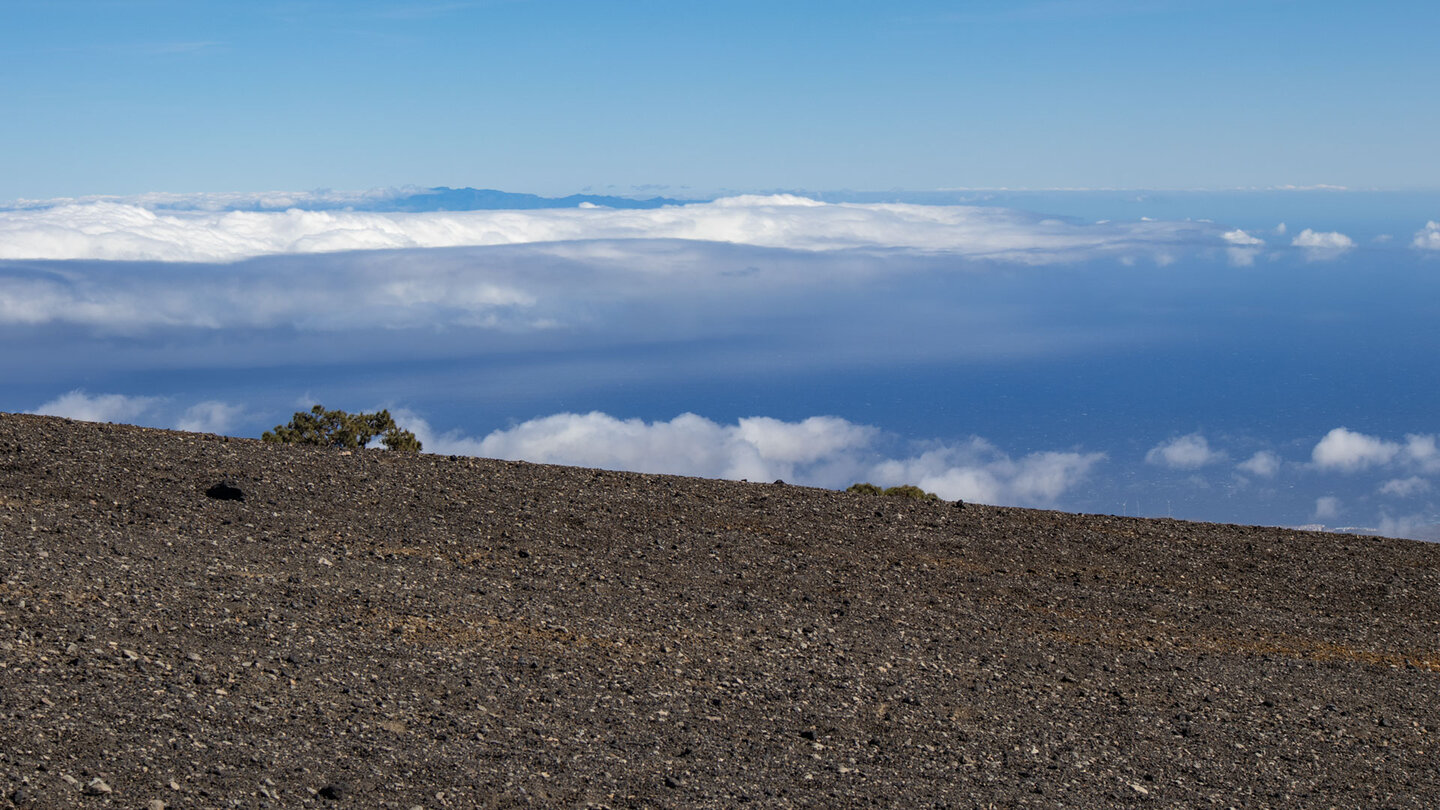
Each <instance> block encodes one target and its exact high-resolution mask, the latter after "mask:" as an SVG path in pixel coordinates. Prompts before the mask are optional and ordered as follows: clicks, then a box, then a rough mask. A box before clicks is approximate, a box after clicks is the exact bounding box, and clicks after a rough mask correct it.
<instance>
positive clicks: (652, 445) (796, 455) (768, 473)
mask: <svg viewBox="0 0 1440 810" xmlns="http://www.w3.org/2000/svg"><path fill="white" fill-rule="evenodd" d="M396 420H397V422H399V423H400V424H402V425H404V426H405V427H406V428H407V429H410V430H414V431H415V433H416V435H417V437H418V438H419V439H420V440H421V442H423V443H424V445H425V448H426V450H428V451H433V452H438V453H453V454H464V455H476V456H486V457H493V458H507V459H517V460H525V461H533V462H541V463H551V464H569V465H578V466H585V467H600V468H605V469H623V470H632V471H637V472H653V473H671V474H677V475H694V476H701V477H707V478H730V479H747V480H750V481H772V480H775V479H783V480H785V481H788V482H790V483H796V484H806V485H812V486H821V487H831V488H841V487H846V486H849V485H850V484H852V483H855V482H857V481H871V482H873V483H876V484H879V485H882V486H895V485H898V484H915V485H916V486H919V487H921V488H922V489H925V490H928V491H931V492H935V493H936V494H938V495H940V496H941V497H942V498H946V499H948V500H955V499H963V500H968V501H978V502H985V503H1002V504H1017V505H1019V504H1027V505H1048V504H1051V503H1053V502H1054V501H1055V500H1056V499H1058V498H1060V497H1061V496H1062V495H1064V494H1065V493H1066V492H1068V491H1069V490H1070V489H1072V488H1073V487H1074V486H1076V485H1077V484H1078V483H1080V482H1081V481H1082V480H1083V479H1084V478H1085V476H1086V475H1087V474H1088V473H1089V472H1090V470H1091V469H1092V468H1093V467H1094V466H1095V465H1096V464H1098V463H1099V462H1100V461H1101V460H1102V459H1103V458H1104V455H1103V454H1101V453H1077V452H1042V453H1032V454H1029V455H1026V456H1024V457H1022V458H1019V459H1015V458H1012V457H1010V456H1009V455H1008V454H1006V453H1004V452H1003V451H1001V450H1000V449H998V448H996V447H995V446H994V445H991V444H990V443H988V442H986V441H984V440H983V439H979V438H972V439H970V440H968V441H966V442H960V443H951V444H945V443H932V444H931V445H930V446H928V447H925V448H924V449H923V450H922V451H921V452H919V453H918V454H915V455H901V456H899V457H887V456H886V454H885V453H884V452H883V451H882V449H881V444H882V441H881V440H882V438H883V437H882V434H881V431H879V430H878V429H876V428H874V427H870V426H867V425H859V424H855V423H853V422H850V421H848V420H845V419H841V418H839V417H833V416H816V417H810V418H808V419H805V420H802V421H799V422H786V421H783V420H779V419H772V418H769V417H752V418H748V419H740V420H738V421H737V422H736V424H734V425H722V424H719V423H716V422H714V421H711V420H709V419H706V418H704V417H701V416H697V415H695V414H682V415H680V416H677V417H675V418H674V419H671V420H670V421H668V422H661V421H657V422H645V421H643V420H640V419H625V420H622V419H617V418H615V417H613V416H610V415H608V414H604V413H598V412H592V413H588V414H575V413H561V414H554V415H551V416H545V417H540V418H537V419H532V420H529V421H527V422H523V423H521V424H518V425H516V426H514V427H511V428H508V429H505V430H497V431H494V432H493V433H490V434H489V435H487V436H485V437H484V438H483V439H474V438H469V437H465V436H463V435H460V434H458V433H449V434H437V433H435V432H434V431H433V430H432V429H431V428H430V426H429V424H427V423H426V422H425V421H424V420H423V419H421V418H419V417H417V416H416V415H414V414H413V413H409V412H405V411H398V412H396Z"/></svg>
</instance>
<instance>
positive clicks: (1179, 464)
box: [1145, 433, 1225, 470]
mask: <svg viewBox="0 0 1440 810" xmlns="http://www.w3.org/2000/svg"><path fill="white" fill-rule="evenodd" d="M1224 459H1225V454H1224V453H1222V452H1220V451H1218V450H1211V449H1210V442H1209V441H1207V440H1206V439H1205V437H1204V436H1202V435H1200V434H1199V433H1191V434H1189V435H1186V436H1181V437H1179V438H1176V439H1171V440H1170V441H1168V442H1161V443H1160V444H1158V445H1156V446H1154V447H1152V448H1150V452H1148V453H1146V454H1145V461H1147V462H1149V463H1150V464H1159V465H1162V466H1165V467H1169V468H1170V469H1172V470H1195V469H1199V468H1201V467H1204V466H1205V465H1207V464H1214V463H1215V462H1218V461H1223V460H1224Z"/></svg>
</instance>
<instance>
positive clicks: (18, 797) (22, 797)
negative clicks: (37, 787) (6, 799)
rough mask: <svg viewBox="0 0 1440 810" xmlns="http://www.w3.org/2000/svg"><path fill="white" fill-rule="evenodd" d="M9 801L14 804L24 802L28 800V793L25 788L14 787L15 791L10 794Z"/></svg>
mask: <svg viewBox="0 0 1440 810" xmlns="http://www.w3.org/2000/svg"><path fill="white" fill-rule="evenodd" d="M10 801H11V802H13V803H15V804H26V803H28V802H29V801H30V793H29V792H28V791H26V790H25V788H16V789H15V792H13V793H11V794H10Z"/></svg>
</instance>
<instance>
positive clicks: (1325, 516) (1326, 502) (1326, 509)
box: [1315, 495, 1341, 520]
mask: <svg viewBox="0 0 1440 810" xmlns="http://www.w3.org/2000/svg"><path fill="white" fill-rule="evenodd" d="M1340 506H1341V504H1340V499H1339V498H1337V497H1335V496H1334V495H1323V496H1321V497H1319V498H1316V499H1315V519H1316V520H1334V519H1335V518H1337V517H1339V516H1340Z"/></svg>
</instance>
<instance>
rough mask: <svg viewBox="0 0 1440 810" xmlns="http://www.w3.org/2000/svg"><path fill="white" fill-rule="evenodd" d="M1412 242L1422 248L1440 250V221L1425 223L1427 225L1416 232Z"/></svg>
mask: <svg viewBox="0 0 1440 810" xmlns="http://www.w3.org/2000/svg"><path fill="white" fill-rule="evenodd" d="M1410 244H1411V245H1412V246H1414V247H1417V248H1419V249H1421V250H1440V222H1434V221H1431V222H1427V223H1425V227H1423V228H1421V229H1420V230H1418V231H1416V232H1415V239H1414V241H1412V242H1411V243H1410Z"/></svg>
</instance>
